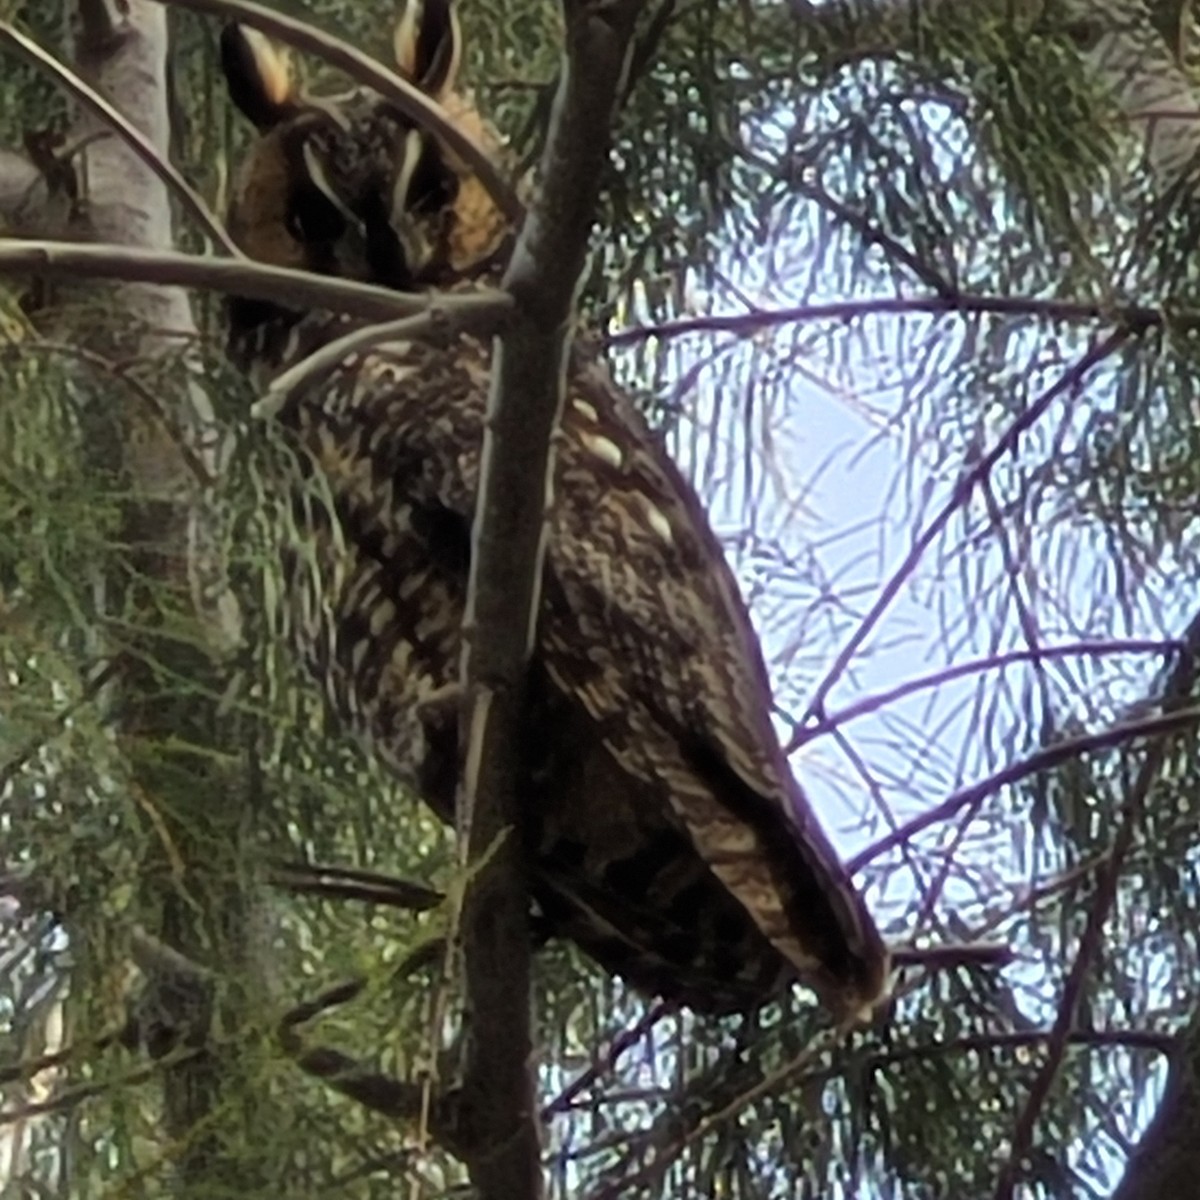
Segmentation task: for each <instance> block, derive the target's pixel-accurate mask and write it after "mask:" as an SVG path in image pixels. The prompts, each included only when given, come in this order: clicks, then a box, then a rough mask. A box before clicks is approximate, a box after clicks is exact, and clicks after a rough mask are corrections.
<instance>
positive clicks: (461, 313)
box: [251, 290, 512, 418]
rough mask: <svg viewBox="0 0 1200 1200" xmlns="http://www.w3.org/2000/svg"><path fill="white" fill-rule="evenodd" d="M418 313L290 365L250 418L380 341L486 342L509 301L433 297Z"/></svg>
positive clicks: (497, 294) (492, 295) (490, 294)
mask: <svg viewBox="0 0 1200 1200" xmlns="http://www.w3.org/2000/svg"><path fill="white" fill-rule="evenodd" d="M426 303H427V307H426V308H425V309H424V311H422V312H419V313H416V314H414V315H413V316H411V317H400V318H399V319H397V320H395V321H384V322H381V323H380V324H378V325H369V326H367V327H366V328H365V329H355V330H353V331H352V332H350V333H347V334H345V335H344V336H343V337H340V338H336V339H335V340H334V341H332V342H328V343H327V344H325V345H324V346H322V347H321V348H320V349H319V350H315V351H313V353H312V354H310V355H309V356H308V357H307V358H305V359H302V360H301V361H300V362H298V363H297V364H296V365H295V366H293V367H289V368H288V369H287V370H286V371H284V372H283V373H282V374H280V375H278V376H276V377H275V379H274V381H273V382H272V383H271V386H270V387H269V388H268V389H267V392H266V394H265V395H264V396H263V398H262V399H261V400H259V401H258V403H257V404H255V405H254V407H253V408H252V409H251V413H252V415H253V416H255V417H259V418H265V417H273V416H275V415H276V414H277V413H279V412H280V411H281V410H282V409H284V408H286V407H287V404H288V402H289V401H290V400H291V399H292V397H293V396H295V395H296V393H297V392H299V391H301V390H303V389H304V388H306V387H310V386H311V385H312V384H314V383H317V382H318V381H320V380H321V379H322V378H323V377H324V376H326V375H328V374H329V373H330V372H331V371H334V370H336V369H337V368H338V367H339V366H341V365H342V363H343V361H344V360H345V359H346V358H348V357H349V356H350V355H352V354H366V353H367V352H369V351H370V350H373V349H374V348H375V347H376V346H380V345H382V344H383V343H385V342H398V341H419V340H420V339H421V338H427V337H430V336H436V335H440V334H446V335H449V334H455V333H465V332H470V333H474V334H476V335H477V336H479V337H489V336H492V335H494V334H496V333H498V332H499V331H500V327H501V325H502V323H503V321H504V319H505V318H506V317H507V316H508V315H509V314H510V313H511V312H512V297H511V296H507V295H505V294H504V293H503V292H501V291H498V290H489V291H486V292H482V293H471V294H469V295H467V294H464V295H458V296H456V295H435V296H432V297H430V298H428V299H427V301H426Z"/></svg>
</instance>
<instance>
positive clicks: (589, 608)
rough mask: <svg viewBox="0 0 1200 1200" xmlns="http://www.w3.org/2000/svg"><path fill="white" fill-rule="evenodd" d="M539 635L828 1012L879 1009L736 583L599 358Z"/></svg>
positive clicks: (877, 958)
mask: <svg viewBox="0 0 1200 1200" xmlns="http://www.w3.org/2000/svg"><path fill="white" fill-rule="evenodd" d="M570 387H571V390H570V393H569V395H568V400H567V405H566V410H565V412H564V417H563V436H562V439H561V441H560V444H559V460H558V468H557V491H556V496H555V504H554V516H553V518H552V521H553V524H552V535H551V538H550V542H549V548H548V573H547V576H548V577H547V583H546V586H547V594H546V596H545V598H544V603H543V611H542V616H541V620H542V627H541V634H540V640H541V643H542V646H543V648H544V655H545V661H546V665H547V669H548V670H549V672H550V674H551V676H552V678H554V680H555V681H556V682H557V683H558V684H559V686H560V687H562V688H563V689H565V690H567V691H569V692H571V693H572V694H573V695H575V696H576V697H577V698H578V699H579V701H580V702H581V703H582V704H583V705H584V707H585V708H586V709H587V711H588V712H589V713H590V714H591V716H592V717H593V719H594V720H595V721H597V722H598V723H599V724H600V726H601V728H602V729H603V730H604V736H605V741H606V744H607V745H608V747H609V749H610V751H611V752H612V753H613V755H614V756H615V757H616V758H617V759H618V761H619V762H620V763H621V764H622V765H623V766H624V767H625V769H626V770H628V771H629V772H631V773H632V774H634V775H635V776H638V777H639V778H653V779H657V780H658V781H659V782H660V783H661V784H662V785H663V790H664V794H665V795H666V796H667V797H668V802H669V804H670V806H671V807H672V809H673V810H674V813H675V814H676V816H677V817H678V819H679V821H680V822H681V824H682V826H683V827H684V828H685V829H686V831H687V833H688V835H689V836H690V838H691V841H692V843H693V845H694V846H695V848H696V851H697V852H698V853H699V855H700V856H701V858H703V859H704V861H705V862H707V863H708V865H709V867H710V868H711V869H712V871H713V872H714V873H715V874H716V875H717V876H718V878H719V879H720V880H721V881H722V883H724V885H725V886H726V887H727V888H728V889H729V890H730V892H732V893H733V894H734V896H736V897H737V899H738V900H739V901H740V902H741V903H742V905H743V906H744V907H745V908H746V909H747V911H748V912H749V913H750V915H751V916H752V918H753V919H754V921H755V923H756V924H757V925H758V926H759V928H760V929H761V930H762V931H763V933H765V934H766V936H767V937H768V938H769V939H770V940H771V942H773V943H774V944H775V946H776V947H777V948H778V950H779V951H780V952H781V953H782V954H783V955H784V957H785V958H787V959H788V960H789V961H790V962H791V963H792V964H793V965H794V966H795V968H796V969H797V971H798V973H799V974H800V976H801V977H802V978H803V979H804V980H805V981H806V982H808V983H810V984H811V985H812V986H813V987H814V988H815V989H816V990H817V991H818V992H819V993H820V994H821V995H822V998H823V999H824V1000H825V1001H826V1003H827V1004H828V1005H829V1006H830V1007H831V1008H832V1009H833V1010H834V1011H835V1012H838V1013H841V1014H845V1015H849V1014H852V1013H859V1012H861V1011H864V1010H866V1011H869V1009H870V1007H871V1006H872V1005H873V1004H874V1003H875V1002H876V1001H877V1000H878V999H879V997H880V995H881V994H882V992H883V989H884V986H885V975H886V973H887V955H886V952H885V950H884V947H883V944H882V941H881V939H880V937H879V934H878V931H877V930H876V928H875V925H874V923H873V921H872V919H871V917H870V915H869V914H868V912H867V910H866V908H865V906H864V904H863V902H862V900H861V898H860V897H859V895H858V894H857V892H856V891H855V889H854V888H853V886H852V884H851V882H850V881H849V879H848V878H847V876H846V873H845V871H844V869H843V867H842V865H841V863H840V861H839V859H838V856H837V854H836V852H835V851H834V849H833V848H832V846H831V845H830V843H829V841H828V839H827V838H826V837H825V835H824V833H823V832H822V830H821V828H820V825H819V824H818V821H817V818H816V815H815V814H814V812H813V811H812V809H811V808H810V806H809V804H808V802H807V800H806V799H805V797H804V795H803V793H802V792H801V790H800V789H799V787H798V785H797V784H796V783H795V781H794V779H793V777H792V775H791V772H790V770H789V768H788V765H787V763H786V761H785V759H784V756H783V754H782V751H781V749H780V747H779V743H778V740H777V738H776V736H775V733H774V730H773V728H772V725H771V719H770V711H771V689H770V683H769V680H768V676H767V671H766V667H765V665H764V662H763V659H762V654H761V651H760V649H759V643H758V639H757V637H756V636H755V633H754V630H753V628H752V626H751V624H750V620H749V616H748V614H747V612H746V608H745V606H744V604H743V603H742V600H741V598H740V595H739V593H738V590H737V585H736V582H735V580H734V578H733V575H732V573H731V571H730V569H729V567H728V565H727V564H726V562H725V559H724V555H723V553H722V551H721V548H720V546H719V544H718V543H717V541H716V539H715V537H714V535H713V533H712V531H711V529H710V527H709V524H708V521H707V519H706V517H705V515H704V513H703V511H702V510H701V508H700V505H699V502H698V500H697V498H696V496H695V494H694V492H693V491H692V490H691V488H690V487H689V486H688V484H687V483H686V481H685V480H684V479H683V478H682V477H681V475H680V474H679V472H678V470H677V469H676V468H675V466H674V465H673V464H672V462H671V461H670V459H669V457H668V456H667V455H666V454H665V452H664V451H663V450H662V449H661V448H660V447H659V445H658V443H657V441H656V440H655V439H654V437H653V435H652V434H651V433H650V432H649V430H648V429H647V428H646V426H645V424H644V422H643V421H642V420H641V418H640V416H639V415H638V414H637V412H636V411H635V410H634V409H633V407H632V405H631V404H630V403H629V401H628V399H627V398H626V397H624V396H623V395H622V394H621V393H620V392H619V391H618V390H617V389H616V388H615V387H614V386H613V384H612V383H611V381H610V380H609V378H608V376H607V373H606V372H605V371H603V370H602V369H601V368H600V367H599V365H595V364H594V365H591V366H588V367H584V368H582V369H580V370H577V371H576V372H575V373H574V374H573V376H572V383H571V385H570Z"/></svg>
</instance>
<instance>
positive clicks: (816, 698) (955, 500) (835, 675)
mask: <svg viewBox="0 0 1200 1200" xmlns="http://www.w3.org/2000/svg"><path fill="white" fill-rule="evenodd" d="M1141 329H1142V326H1141V325H1139V324H1136V323H1135V324H1128V325H1123V326H1121V327H1119V328H1118V329H1116V330H1114V331H1113V332H1111V333H1109V334H1108V335H1107V336H1105V337H1103V338H1101V339H1099V340H1098V341H1096V342H1094V343H1093V344H1092V347H1091V349H1090V350H1088V352H1087V353H1086V354H1085V355H1083V357H1082V358H1081V359H1080V360H1079V361H1078V362H1077V363H1075V364H1074V366H1072V367H1071V368H1070V370H1068V371H1066V372H1064V373H1063V375H1062V376H1061V377H1060V378H1059V379H1058V380H1057V382H1055V383H1054V384H1053V386H1051V387H1049V388H1047V389H1046V391H1045V392H1043V393H1042V394H1041V395H1040V396H1039V397H1038V398H1037V400H1035V401H1034V402H1033V403H1032V404H1031V405H1030V406H1029V407H1028V408H1027V409H1026V410H1025V411H1024V412H1023V413H1021V415H1020V416H1019V417H1017V419H1016V420H1015V421H1013V423H1012V424H1011V425H1010V426H1009V427H1008V429H1006V430H1005V432H1004V435H1003V436H1002V437H1001V438H999V439H998V440H997V442H996V444H995V445H994V446H993V447H992V448H991V449H990V450H989V451H988V452H987V453H986V454H982V455H980V457H979V458H978V460H977V461H976V462H975V463H974V464H973V465H972V467H971V469H970V470H969V471H966V472H965V473H964V474H963V476H962V477H961V478H960V479H959V481H958V483H957V484H956V485H955V487H954V490H953V492H951V494H950V497H949V499H948V500H947V501H946V503H945V504H944V505H942V507H941V509H940V510H939V511H938V513H937V515H936V516H935V517H934V518H933V520H932V521H930V522H929V524H928V525H926V526H925V528H924V529H923V530H922V531H921V533H920V535H919V536H918V537H917V538H916V540H915V541H914V542H913V544H912V546H911V547H910V548H909V551H908V554H906V555H905V557H904V560H903V562H901V564H900V565H899V566H898V567H897V568H896V570H895V571H894V572H893V574H892V577H891V578H890V579H889V580H888V581H887V583H885V584H884V586H883V587H882V588H880V590H879V594H878V595H877V596H876V598H875V603H874V604H872V605H871V608H870V611H869V612H868V613H867V615H866V616H865V617H863V619H862V621H860V622H859V625H858V628H857V629H855V631H854V633H853V634H851V636H850V638H849V640H848V641H847V642H846V644H845V645H844V646H843V647H842V649H841V650H840V651H839V653H838V656H837V658H835V659H834V662H833V665H832V666H831V667H830V668H829V670H828V671H827V672H826V674H825V677H824V678H823V679H822V680H821V682H820V683H819V684H818V685H817V689H816V691H815V692H814V693H813V698H812V700H811V701H810V702H809V705H808V708H807V709H806V711H805V713H804V716H803V717H802V718H801V721H800V723H801V725H808V724H809V723H811V722H814V721H818V720H820V719H821V717H822V716H823V715H824V712H825V701H826V699H827V698H828V696H829V693H830V691H831V690H832V689H833V687H834V685H835V684H836V683H837V681H838V680H839V679H840V678H841V677H842V674H843V673H844V672H845V670H846V668H847V667H848V666H849V665H850V663H851V661H852V660H853V658H854V656H855V654H857V653H858V649H859V647H860V646H861V645H862V644H863V642H865V641H866V640H867V638H868V637H869V636H870V634H871V631H872V630H873V629H874V628H875V626H876V625H877V624H879V621H880V618H881V617H882V616H883V614H884V613H885V612H886V611H887V610H888V608H889V607H890V606H891V603H892V601H893V600H894V599H895V598H896V597H897V596H898V595H899V594H900V590H901V589H902V588H903V587H904V584H905V583H906V582H907V581H908V579H909V578H910V577H911V575H912V573H913V571H914V570H916V567H917V564H918V563H919V562H920V561H921V557H922V556H923V555H924V553H925V551H926V550H928V549H929V547H930V546H931V545H932V544H933V542H934V541H935V540H936V539H937V537H938V535H939V534H940V533H941V532H942V530H943V529H945V527H946V525H947V524H948V523H949V521H950V518H951V517H953V516H954V514H955V513H956V512H958V510H959V509H960V508H962V506H963V505H964V504H966V502H967V500H968V499H970V496H971V493H972V492H973V491H974V490H975V488H976V487H977V486H978V484H979V483H980V482H981V481H982V480H984V479H986V478H987V476H988V475H989V474H990V472H991V470H992V468H993V467H994V466H995V465H996V464H997V463H998V462H999V461H1000V460H1001V459H1002V458H1004V457H1005V456H1006V455H1008V454H1011V453H1012V452H1013V451H1014V450H1015V449H1016V447H1017V443H1018V442H1019V441H1020V440H1021V435H1022V434H1023V433H1025V432H1026V430H1028V429H1030V428H1031V427H1032V426H1033V425H1035V424H1036V423H1037V422H1038V421H1039V420H1040V419H1041V417H1042V414H1043V413H1045V412H1046V410H1047V409H1048V408H1049V407H1050V405H1051V404H1052V403H1053V402H1054V401H1055V400H1057V399H1058V398H1059V397H1060V396H1062V395H1064V394H1065V393H1068V392H1072V391H1074V390H1075V389H1076V388H1078V387H1080V386H1081V385H1082V383H1083V381H1084V379H1086V378H1087V376H1088V374H1089V373H1090V372H1091V371H1092V370H1094V369H1095V368H1096V367H1097V366H1099V365H1100V363H1102V362H1103V361H1104V360H1105V359H1106V358H1108V356H1109V355H1110V354H1112V353H1114V352H1115V351H1116V350H1117V349H1118V348H1119V347H1120V346H1122V345H1123V344H1124V343H1125V342H1126V341H1127V340H1128V339H1129V338H1130V337H1131V336H1132V335H1134V334H1135V333H1137V332H1140V330H1141Z"/></svg>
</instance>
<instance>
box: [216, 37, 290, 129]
mask: <svg viewBox="0 0 1200 1200" xmlns="http://www.w3.org/2000/svg"><path fill="white" fill-rule="evenodd" d="M221 70H222V71H223V72H224V75H225V85H226V86H227V87H228V88H229V98H230V99H231V100H232V101H233V102H234V104H235V105H237V107H238V109H239V110H240V111H241V113H242V114H243V116H245V117H247V118H249V120H250V121H251V122H252V123H253V124H254V125H255V127H256V128H258V129H260V130H266V129H270V128H272V127H273V126H275V125H278V124H279V123H280V122H281V121H284V120H286V119H287V118H288V117H289V116H291V115H292V114H293V113H294V111H295V107H296V106H295V101H294V86H293V82H292V72H291V65H290V63H289V62H288V56H287V53H286V51H284V50H280V49H278V48H276V47H275V46H274V45H273V44H272V43H271V41H270V39H269V38H268V37H267V36H266V35H265V34H263V33H260V32H259V31H258V30H257V29H250V28H248V27H247V26H244V25H238V24H236V23H230V24H228V25H226V26H225V28H224V29H222V30H221Z"/></svg>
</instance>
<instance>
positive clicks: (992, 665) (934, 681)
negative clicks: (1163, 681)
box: [785, 638, 1182, 754]
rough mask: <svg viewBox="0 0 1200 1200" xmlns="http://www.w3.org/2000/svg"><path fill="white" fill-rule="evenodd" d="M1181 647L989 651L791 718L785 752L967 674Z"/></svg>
mask: <svg viewBox="0 0 1200 1200" xmlns="http://www.w3.org/2000/svg"><path fill="white" fill-rule="evenodd" d="M1181 648H1182V643H1180V642H1178V641H1174V640H1169V639H1163V638H1116V639H1111V640H1106V641H1100V640H1097V639H1095V638H1091V639H1086V640H1084V641H1079V642H1064V643H1063V644H1062V645H1059V646H1039V647H1038V648H1037V649H1025V650H1010V651H1006V652H1005V653H1003V654H991V655H988V656H987V657H986V658H975V659H971V660H970V661H969V662H961V663H954V664H953V665H952V666H949V667H943V668H942V669H941V670H938V671H932V672H931V673H930V674H928V675H920V676H918V677H917V678H915V679H907V680H905V681H904V682H903V683H901V684H898V685H897V686H896V687H894V688H889V689H888V690H887V691H886V692H876V693H875V694H874V695H871V696H864V697H863V699H861V700H856V701H855V702H854V703H853V704H847V705H846V707H845V708H841V709H837V710H836V711H834V712H832V713H829V714H828V715H827V716H826V717H825V718H823V719H822V720H820V721H818V722H817V723H816V724H815V725H810V726H808V727H807V728H804V727H802V726H801V724H800V722H799V721H793V722H792V734H791V738H790V739H789V741H788V743H787V746H786V748H785V749H786V752H787V753H788V754H793V753H794V752H795V751H797V750H798V749H800V747H801V746H803V745H806V744H807V743H808V742H810V741H812V740H813V738H816V737H819V736H821V735H822V734H825V733H831V732H832V731H833V730H835V729H836V728H837V727H838V726H839V725H844V724H846V722H847V721H854V720H856V719H857V718H859V717H865V716H868V715H869V714H870V713H873V712H878V711H879V709H881V708H886V707H887V706H888V705H889V704H894V703H895V702H896V701H897V700H902V699H904V697H905V696H911V695H912V694H913V693H914V692H921V691H925V690H928V689H930V688H937V687H941V686H942V684H945V683H951V682H952V681H953V680H955V679H961V678H963V676H966V675H975V674H981V673H982V672H984V671H995V670H999V669H1001V668H1003V667H1007V666H1010V665H1011V664H1012V663H1018V662H1029V661H1031V660H1037V661H1041V660H1043V659H1056V658H1073V657H1076V656H1079V657H1085V656H1092V657H1095V658H1100V657H1103V656H1105V655H1109V654H1176V653H1178V652H1179V650H1180V649H1181Z"/></svg>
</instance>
